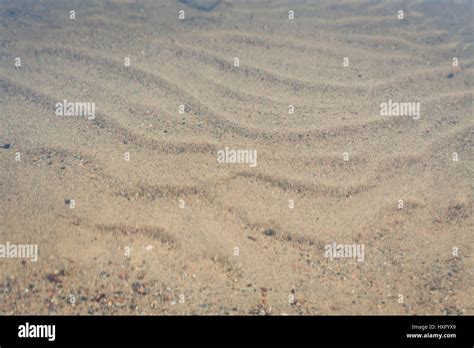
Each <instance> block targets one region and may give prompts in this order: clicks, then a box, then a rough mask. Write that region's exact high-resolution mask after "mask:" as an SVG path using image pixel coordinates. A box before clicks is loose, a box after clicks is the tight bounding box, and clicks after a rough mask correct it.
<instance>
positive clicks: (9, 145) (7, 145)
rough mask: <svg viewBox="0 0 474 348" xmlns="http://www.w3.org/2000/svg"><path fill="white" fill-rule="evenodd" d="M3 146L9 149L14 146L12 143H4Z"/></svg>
mask: <svg viewBox="0 0 474 348" xmlns="http://www.w3.org/2000/svg"><path fill="white" fill-rule="evenodd" d="M2 147H3V148H4V149H7V150H8V149H9V148H11V147H12V145H11V144H5V145H3V146H2Z"/></svg>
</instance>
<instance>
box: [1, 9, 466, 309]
mask: <svg viewBox="0 0 474 348" xmlns="http://www.w3.org/2000/svg"><path fill="white" fill-rule="evenodd" d="M186 3H187V4H186ZM193 3H194V2H193V1H191V2H187V1H184V2H179V1H171V0H170V1H137V2H135V1H87V2H83V1H68V2H64V1H45V2H41V3H39V2H37V1H2V2H1V3H0V26H1V34H0V52H1V55H0V91H1V92H0V109H1V112H0V146H1V145H3V148H0V164H1V167H0V175H1V181H0V198H1V199H0V222H1V224H0V244H5V243H6V242H9V243H12V244H13V243H16V244H36V245H38V250H39V255H38V260H37V262H32V261H30V259H28V258H24V259H19V258H0V314H75V313H80V314H226V315H227V314H230V315H232V314H274V315H278V314H336V315H338V314H433V315H434V314H471V315H472V314H474V300H473V299H474V296H473V293H474V277H473V273H472V270H473V266H474V262H473V260H474V254H473V251H474V250H473V245H474V244H473V242H474V234H473V215H472V207H473V182H474V181H473V170H474V166H473V163H474V162H473V161H474V154H473V144H472V141H473V140H472V135H473V130H474V122H473V109H472V96H473V90H474V88H473V84H474V68H473V66H474V44H473V42H474V40H473V38H474V35H473V4H472V2H471V1H452V2H451V1H439V2H433V1H386V2H383V1H370V2H366V1H364V2H362V1H337V2H334V1H283V0H274V1H224V2H222V3H220V4H218V5H217V6H215V7H213V8H212V9H210V7H209V10H206V11H205V10H199V9H197V8H196V6H189V5H193ZM196 3H197V2H196ZM201 3H203V2H201ZM208 3H209V2H208ZM211 7H212V6H211ZM71 10H74V11H75V19H70V18H69V17H70V11H71ZM181 10H183V11H184V16H185V18H184V19H183V20H180V19H179V18H178V16H179V11H181ZM290 10H293V11H294V19H289V18H288V11H290ZM399 10H403V11H404V19H402V20H399V19H398V18H397V14H398V11H399ZM17 57H19V58H20V59H21V66H15V58H17ZM127 58H129V61H130V66H126V64H125V63H126V59H127ZM235 58H238V63H239V64H238V66H236V60H235ZM344 58H348V66H344V64H343V63H344ZM453 58H458V62H459V64H458V66H453ZM346 65H347V64H346ZM63 100H67V101H70V102H84V103H94V105H95V115H94V116H95V117H94V118H92V117H90V119H88V118H87V117H84V116H76V117H64V116H58V115H56V113H55V107H56V103H58V102H59V103H61V102H63ZM389 100H391V101H393V102H399V103H419V106H420V114H419V117H418V118H417V117H416V116H413V115H399V116H396V115H395V116H393V115H392V116H383V115H381V104H382V103H388V101H389ZM181 105H182V109H181V110H180V106H181ZM290 105H292V106H293V107H294V112H291V111H293V109H292V108H291V107H290ZM183 110H184V113H180V111H183ZM226 147H227V148H229V149H236V150H255V151H256V153H257V160H256V166H250V165H249V163H229V162H226V163H219V162H218V151H220V150H224V149H225V148H226ZM18 153H19V154H20V155H19V158H17V157H18V155H17V154H18ZM456 156H457V157H456ZM455 157H456V158H455ZM16 159H19V160H16ZM455 159H457V160H455ZM400 201H403V202H400ZM72 202H73V203H74V204H71V203H72ZM401 204H402V205H401ZM72 206H74V207H73V208H71V207H72ZM333 242H334V243H337V244H343V245H358V246H362V245H363V247H364V249H363V250H364V255H363V256H364V257H363V260H360V259H357V258H356V257H341V258H332V259H331V258H330V257H327V256H328V255H327V254H326V252H327V250H328V249H327V246H328V245H332V243H333ZM329 250H332V249H329ZM346 256H347V255H346ZM400 295H401V297H400Z"/></svg>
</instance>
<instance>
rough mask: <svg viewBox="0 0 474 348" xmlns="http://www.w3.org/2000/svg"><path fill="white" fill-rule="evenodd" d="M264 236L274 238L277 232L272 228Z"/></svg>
mask: <svg viewBox="0 0 474 348" xmlns="http://www.w3.org/2000/svg"><path fill="white" fill-rule="evenodd" d="M263 234H264V235H266V236H274V235H276V231H275V230H272V229H271V228H268V229H266V230H265V231H264V232H263Z"/></svg>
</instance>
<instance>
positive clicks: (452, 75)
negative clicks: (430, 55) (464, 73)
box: [446, 72, 454, 79]
mask: <svg viewBox="0 0 474 348" xmlns="http://www.w3.org/2000/svg"><path fill="white" fill-rule="evenodd" d="M453 77H454V73H453V72H450V73H449V74H448V75H446V78H448V79H452V78H453Z"/></svg>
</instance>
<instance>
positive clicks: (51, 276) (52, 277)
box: [46, 273, 63, 284]
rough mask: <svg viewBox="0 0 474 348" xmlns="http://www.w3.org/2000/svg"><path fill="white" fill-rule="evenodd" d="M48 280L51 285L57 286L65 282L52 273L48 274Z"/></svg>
mask: <svg viewBox="0 0 474 348" xmlns="http://www.w3.org/2000/svg"><path fill="white" fill-rule="evenodd" d="M46 279H48V280H49V281H50V282H51V283H56V284H58V283H62V282H63V281H62V280H61V279H59V277H58V276H57V275H55V274H52V273H51V274H48V275H47V276H46Z"/></svg>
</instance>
